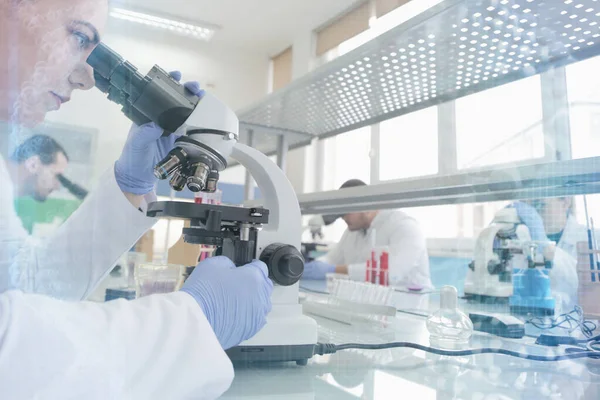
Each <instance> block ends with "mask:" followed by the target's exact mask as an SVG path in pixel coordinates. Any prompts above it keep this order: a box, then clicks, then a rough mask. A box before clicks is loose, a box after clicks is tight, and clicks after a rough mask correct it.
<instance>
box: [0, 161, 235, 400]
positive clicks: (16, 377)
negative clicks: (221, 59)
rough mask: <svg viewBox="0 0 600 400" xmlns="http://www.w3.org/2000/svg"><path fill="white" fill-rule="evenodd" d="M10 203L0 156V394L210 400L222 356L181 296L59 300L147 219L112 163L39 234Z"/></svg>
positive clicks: (222, 385) (105, 265)
mask: <svg viewBox="0 0 600 400" xmlns="http://www.w3.org/2000/svg"><path fill="white" fill-rule="evenodd" d="M13 202H14V196H13V188H12V182H11V180H10V177H9V175H8V172H7V170H6V165H5V163H4V160H3V159H2V158H0V285H1V288H0V293H1V294H0V398H3V399H4V398H6V399H11V400H19V399H34V398H35V399H103V400H104V399H192V398H193V399H213V398H216V397H218V396H220V395H221V394H222V393H223V392H224V391H225V390H227V388H228V387H229V385H230V384H231V381H232V379H233V368H232V365H231V362H230V361H229V359H228V358H227V355H226V354H225V352H224V351H223V350H222V348H221V346H220V345H219V342H218V340H217V338H216V337H215V334H214V332H213V331H212V329H211V327H210V325H209V323H208V321H207V320H206V317H205V316H204V314H203V313H202V311H201V309H200V307H198V304H197V303H196V301H195V300H194V299H193V298H192V297H191V296H189V295H188V294H186V293H182V292H179V293H171V294H168V295H155V296H150V297H147V298H143V299H139V300H135V301H125V300H118V301H113V302H110V303H106V304H97V303H91V302H67V301H65V300H81V299H84V298H85V297H86V296H88V295H89V294H90V293H91V292H92V291H93V290H94V288H95V287H96V285H97V284H98V283H99V282H100V280H102V279H103V278H104V277H105V276H106V275H107V274H108V272H109V270H110V268H111V267H112V266H113V265H114V263H115V261H116V260H117V258H118V257H119V256H120V255H121V254H122V253H124V252H126V251H127V250H128V249H129V248H130V247H131V246H132V245H133V243H135V241H136V240H137V239H138V238H139V237H140V236H141V235H142V234H143V233H144V232H145V231H146V230H147V229H149V228H150V227H151V226H152V225H153V223H154V222H155V220H153V219H151V218H147V217H145V216H144V214H143V213H142V212H140V211H139V210H136V209H135V208H134V207H133V206H132V205H131V204H130V203H129V201H128V200H127V199H126V198H125V197H124V196H123V194H122V192H121V190H120V189H119V187H118V185H117V183H116V180H115V177H114V173H113V172H112V171H110V172H108V173H107V174H105V175H104V176H103V178H102V179H101V182H100V184H99V187H98V189H97V190H96V191H94V192H92V193H91V194H90V195H89V196H88V198H87V199H86V200H85V202H84V203H83V204H82V205H81V206H80V207H79V209H78V210H77V211H76V212H75V213H74V214H73V215H72V216H71V217H70V218H69V219H68V220H67V221H66V222H65V223H64V224H63V225H62V226H61V228H60V229H59V230H58V232H57V233H56V234H55V235H54V236H52V237H51V238H49V239H48V240H44V241H39V240H35V239H33V238H31V237H29V236H28V235H27V233H26V231H25V230H24V229H23V226H22V224H21V222H20V220H19V219H18V217H17V215H16V214H15V211H14V205H13ZM10 289H18V290H10ZM6 290H8V291H6ZM2 292H4V293H2ZM23 292H37V293H43V294H47V295H52V296H54V297H58V298H60V299H64V300H57V299H51V298H49V297H45V296H41V295H38V294H25V293H23Z"/></svg>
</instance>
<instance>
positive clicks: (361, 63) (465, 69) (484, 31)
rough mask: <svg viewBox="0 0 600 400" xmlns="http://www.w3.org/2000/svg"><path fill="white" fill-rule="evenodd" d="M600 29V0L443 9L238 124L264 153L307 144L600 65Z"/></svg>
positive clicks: (292, 88)
mask: <svg viewBox="0 0 600 400" xmlns="http://www.w3.org/2000/svg"><path fill="white" fill-rule="evenodd" d="M599 22H600V2H599V1H598V0H487V1H482V0H463V1H457V0H447V1H445V2H442V3H440V4H438V5H437V6H435V7H433V8H431V9H429V10H428V11H426V12H424V13H422V14H421V15H419V16H417V17H415V18H413V19H411V20H410V21H407V22H406V23H403V24H401V25H400V26H398V27H396V28H394V29H393V30H391V31H389V32H387V33H385V34H384V35H381V36H380V37H379V38H377V39H375V40H372V41H370V42H369V43H367V44H365V45H363V46H361V47H359V48H358V49H356V50H354V51H352V52H351V53H348V54H346V55H344V56H342V57H340V58H338V59H336V60H334V61H333V62H331V63H329V64H326V65H324V66H323V67H321V68H319V69H318V70H315V71H313V72H312V73H310V74H308V75H307V76H305V77H303V78H301V79H299V80H297V81H295V82H294V83H292V84H291V85H289V86H288V87H286V88H284V89H283V90H281V91H279V92H276V93H274V94H272V95H270V96H268V97H267V98H266V99H265V100H264V101H262V102H261V103H259V104H257V105H256V106H253V107H250V108H249V109H247V110H244V111H243V112H242V113H241V114H240V120H241V121H242V122H243V123H245V124H247V125H246V127H252V128H253V129H254V130H255V133H257V134H258V135H259V136H258V138H259V139H258V141H259V143H261V140H262V139H261V137H262V138H263V139H266V136H268V135H271V134H273V132H278V130H279V131H280V132H283V131H284V130H285V131H290V132H295V137H294V138H293V139H292V140H291V141H290V143H291V145H292V146H294V145H299V144H303V143H304V144H306V143H308V142H309V139H310V138H311V137H314V136H319V137H327V136H331V135H335V134H338V133H341V132H345V131H348V130H352V129H356V128H358V127H361V126H365V125H369V124H373V123H376V122H379V121H382V120H385V119H388V118H392V117H396V116H399V115H402V114H406V113H409V112H412V111H416V110H418V109H421V108H425V107H428V106H431V105H435V104H439V103H441V102H445V101H449V100H452V99H456V98H458V97H461V96H465V95H467V94H470V93H474V92H477V91H481V90H484V89H487V88H491V87H494V86H498V85H501V84H504V83H507V82H511V81H514V80H517V79H520V78H523V77H527V76H531V75H535V74H538V73H541V72H543V71H545V70H547V69H549V68H552V67H554V66H561V65H566V64H568V63H572V62H575V61H578V60H581V59H585V58H589V57H592V56H594V55H597V54H599V53H600V24H599ZM260 127H269V128H275V130H274V131H262V132H261V129H260ZM301 133H304V134H309V135H310V136H303V135H301ZM263 147H264V149H262V150H263V151H265V150H266V149H267V148H269V149H270V146H269V145H267V144H265V145H264V146H263ZM273 149H274V148H273Z"/></svg>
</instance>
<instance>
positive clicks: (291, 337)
mask: <svg viewBox="0 0 600 400" xmlns="http://www.w3.org/2000/svg"><path fill="white" fill-rule="evenodd" d="M317 339H318V333H317V323H316V322H315V320H314V319H312V318H310V317H307V316H305V315H303V314H302V306H301V305H299V304H292V305H283V304H279V305H274V306H273V310H272V311H271V313H270V314H269V317H268V318H267V324H266V325H265V326H264V328H262V329H261V330H260V332H258V333H257V334H256V336H254V337H253V338H252V339H250V340H247V341H245V342H243V343H242V344H240V345H239V346H237V347H234V348H231V349H229V350H227V355H228V356H229V358H230V359H231V361H232V362H233V363H250V362H287V361H295V362H296V363H297V364H298V365H306V363H307V362H308V360H309V359H310V358H312V356H313V354H314V346H315V344H317Z"/></svg>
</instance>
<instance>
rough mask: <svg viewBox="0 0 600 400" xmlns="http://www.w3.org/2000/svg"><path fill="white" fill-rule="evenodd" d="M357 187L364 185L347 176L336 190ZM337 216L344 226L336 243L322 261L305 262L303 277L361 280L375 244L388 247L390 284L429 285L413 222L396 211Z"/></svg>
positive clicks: (426, 258) (420, 239) (422, 243)
mask: <svg viewBox="0 0 600 400" xmlns="http://www.w3.org/2000/svg"><path fill="white" fill-rule="evenodd" d="M359 186H367V184H366V183H364V182H363V181H361V180H358V179H351V180H349V181H347V182H345V183H344V184H343V185H342V186H341V187H340V189H345V188H351V187H359ZM341 218H342V219H343V220H344V222H346V225H348V228H347V229H346V231H345V232H344V234H343V236H342V238H341V239H340V241H339V243H338V244H337V245H336V246H335V247H334V248H333V249H332V250H331V251H330V252H329V253H327V255H325V256H324V257H323V259H322V260H315V261H312V262H309V263H308V264H306V266H305V267H304V274H303V278H304V279H325V275H326V274H328V273H333V272H335V273H340V274H347V275H349V276H350V278H351V279H353V280H360V281H364V280H365V272H366V261H367V260H368V259H370V255H371V247H372V243H375V246H386V247H388V248H389V251H390V261H389V262H390V265H389V270H390V284H393V285H395V286H402V287H406V288H410V289H430V288H432V287H433V285H432V284H431V279H430V273H429V256H428V254H427V243H426V241H425V236H424V235H423V232H422V231H421V228H420V226H419V224H418V222H417V221H415V220H414V219H413V218H411V217H409V216H408V215H406V214H405V213H403V212H402V211H398V210H383V211H366V212H360V213H350V214H346V215H343V216H341ZM328 219H329V220H330V221H331V218H328Z"/></svg>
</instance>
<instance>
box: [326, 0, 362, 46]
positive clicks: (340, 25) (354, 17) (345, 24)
mask: <svg viewBox="0 0 600 400" xmlns="http://www.w3.org/2000/svg"><path fill="white" fill-rule="evenodd" d="M369 17H370V7H369V2H368V1H365V2H363V3H361V4H359V5H358V6H357V7H356V8H354V9H352V10H350V11H349V12H348V13H347V14H345V15H343V16H342V17H340V18H339V19H337V20H335V21H333V22H332V23H331V24H329V25H327V26H326V27H325V28H323V29H321V30H319V31H318V32H317V56H321V55H323V54H325V53H326V52H328V51H329V50H331V49H333V48H335V47H337V46H338V45H339V44H340V43H342V42H344V41H346V40H348V39H350V38H352V37H354V36H356V35H358V34H359V33H361V32H364V31H366V30H367V29H369Z"/></svg>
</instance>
